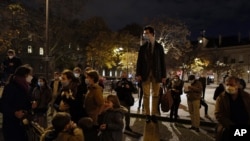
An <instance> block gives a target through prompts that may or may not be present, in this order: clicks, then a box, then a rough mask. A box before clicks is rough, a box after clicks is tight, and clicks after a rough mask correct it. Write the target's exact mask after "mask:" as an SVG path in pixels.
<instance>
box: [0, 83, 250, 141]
mask: <svg viewBox="0 0 250 141" xmlns="http://www.w3.org/2000/svg"><path fill="white" fill-rule="evenodd" d="M216 86H217V85H215V84H212V85H208V86H207V89H206V94H205V100H206V102H207V104H208V115H209V117H208V118H207V117H205V116H204V108H203V107H201V109H200V112H201V114H200V115H201V127H200V132H199V133H197V132H195V131H193V130H190V129H188V128H189V127H190V117H189V113H188V107H187V100H186V95H185V94H183V95H182V96H181V100H182V101H181V105H180V108H179V119H178V120H177V122H175V123H174V122H169V112H166V113H163V112H161V115H160V116H158V119H159V121H158V124H157V125H147V126H148V127H147V128H146V129H145V126H146V122H145V119H144V115H143V111H142V110H139V111H138V110H137V107H138V95H137V94H134V95H133V96H134V97H135V104H134V106H132V107H131V123H130V125H131V128H132V129H133V131H134V133H131V132H127V131H125V133H124V141H143V138H144V137H145V136H148V135H150V134H152V132H151V129H152V130H153V128H152V127H154V128H155V129H156V130H159V135H158V136H159V138H160V140H161V141H213V140H214V129H215V125H216V120H215V118H214V114H213V112H214V105H215V101H214V100H213V93H214V90H215V87H216ZM249 88H250V87H249V86H248V87H247V89H246V91H248V92H250V89H249ZM0 90H1V89H0ZM108 93H109V92H107V91H106V92H105V94H108ZM1 118H2V117H1V114H0V127H1V123H2V121H1ZM144 130H146V132H145V133H144ZM0 141H3V139H2V135H1V129H0Z"/></svg>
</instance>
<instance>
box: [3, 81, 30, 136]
mask: <svg viewBox="0 0 250 141" xmlns="http://www.w3.org/2000/svg"><path fill="white" fill-rule="evenodd" d="M30 109H31V99H30V96H29V94H28V90H27V88H24V87H23V86H22V85H20V84H19V83H18V82H17V81H15V80H13V81H11V82H10V83H9V84H7V85H6V86H5V87H4V90H3V95H2V110H3V134H4V138H5V141H27V134H26V131H25V126H24V125H23V124H22V119H18V118H17V117H16V116H15V112H16V111H19V110H23V111H24V112H27V111H30Z"/></svg>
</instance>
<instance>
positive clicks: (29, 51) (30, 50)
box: [27, 45, 32, 53]
mask: <svg viewBox="0 0 250 141" xmlns="http://www.w3.org/2000/svg"><path fill="white" fill-rule="evenodd" d="M27 51H28V53H32V46H31V45H28V50H27Z"/></svg>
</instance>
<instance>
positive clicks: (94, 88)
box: [84, 70, 104, 125]
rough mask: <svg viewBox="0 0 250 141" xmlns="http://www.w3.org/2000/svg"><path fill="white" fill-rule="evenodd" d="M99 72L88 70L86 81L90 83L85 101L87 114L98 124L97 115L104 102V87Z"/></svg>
mask: <svg viewBox="0 0 250 141" xmlns="http://www.w3.org/2000/svg"><path fill="white" fill-rule="evenodd" d="M98 81H99V74H98V72H97V71H96V70H90V71H87V72H86V79H85V82H86V84H87V85H88V92H87V94H86V97H85V101H84V108H85V110H86V113H87V116H88V117H90V118H92V119H93V123H94V125H97V117H98V115H99V114H100V112H101V108H102V106H103V104H104V98H103V94H102V91H103V89H102V87H101V86H100V85H99V84H98Z"/></svg>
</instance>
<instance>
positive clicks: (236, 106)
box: [214, 76, 250, 141]
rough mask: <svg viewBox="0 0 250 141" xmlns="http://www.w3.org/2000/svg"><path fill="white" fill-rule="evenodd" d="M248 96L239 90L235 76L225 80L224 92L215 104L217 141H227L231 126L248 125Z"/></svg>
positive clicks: (238, 83)
mask: <svg viewBox="0 0 250 141" xmlns="http://www.w3.org/2000/svg"><path fill="white" fill-rule="evenodd" d="M249 103H250V95H249V94H248V93H247V92H245V91H244V90H242V89H241V88H240V80H239V79H238V78H237V77H235V76H228V77H227V78H226V79H225V91H224V92H223V93H221V94H220V95H219V96H218V97H217V99H216V104H215V111H214V115H215V118H216V119H217V121H218V127H217V136H216V140H217V141H228V140H230V138H229V136H228V135H229V129H230V127H231V126H233V125H248V126H249V125H250V104H249Z"/></svg>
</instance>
